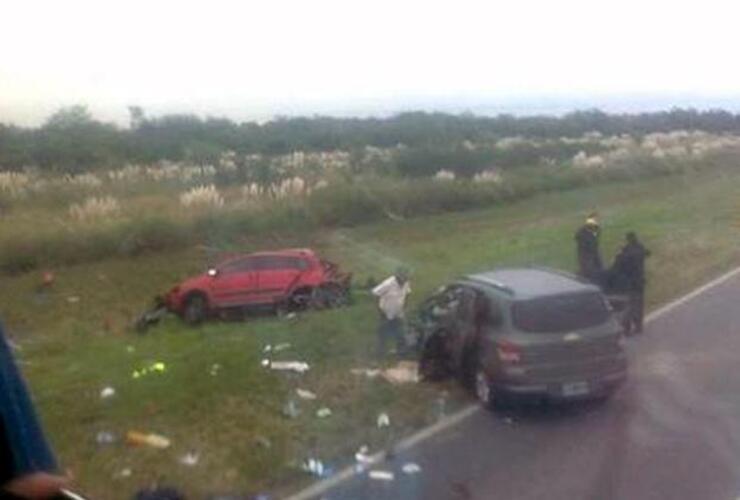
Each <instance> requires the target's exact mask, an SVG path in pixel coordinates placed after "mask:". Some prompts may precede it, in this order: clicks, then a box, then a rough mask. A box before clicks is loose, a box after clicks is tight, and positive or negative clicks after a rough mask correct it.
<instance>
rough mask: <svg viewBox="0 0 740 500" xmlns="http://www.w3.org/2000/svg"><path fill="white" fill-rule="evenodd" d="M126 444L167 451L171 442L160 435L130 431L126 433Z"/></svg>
mask: <svg viewBox="0 0 740 500" xmlns="http://www.w3.org/2000/svg"><path fill="white" fill-rule="evenodd" d="M126 442H127V443H128V444H130V445H133V446H141V445H147V446H151V447H152V448H159V449H165V448H169V446H170V440H169V439H167V438H166V437H164V436H160V435H159V434H146V433H143V432H138V431H129V432H128V433H126Z"/></svg>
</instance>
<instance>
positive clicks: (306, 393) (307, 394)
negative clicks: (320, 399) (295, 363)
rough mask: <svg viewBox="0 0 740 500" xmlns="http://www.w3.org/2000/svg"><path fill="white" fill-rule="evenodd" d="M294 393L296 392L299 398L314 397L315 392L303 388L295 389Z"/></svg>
mask: <svg viewBox="0 0 740 500" xmlns="http://www.w3.org/2000/svg"><path fill="white" fill-rule="evenodd" d="M295 392H296V394H298V397H299V398H301V399H311V400H313V399H316V394H314V393H313V392H311V391H307V390H305V389H296V390H295Z"/></svg>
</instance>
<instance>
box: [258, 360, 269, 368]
mask: <svg viewBox="0 0 740 500" xmlns="http://www.w3.org/2000/svg"><path fill="white" fill-rule="evenodd" d="M260 364H261V365H262V366H264V367H265V368H267V367H268V366H270V360H269V359H263V360H262V361H261V362H260Z"/></svg>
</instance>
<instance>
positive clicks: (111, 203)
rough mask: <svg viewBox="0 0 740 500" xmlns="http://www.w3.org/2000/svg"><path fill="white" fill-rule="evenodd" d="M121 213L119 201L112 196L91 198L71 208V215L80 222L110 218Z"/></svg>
mask: <svg viewBox="0 0 740 500" xmlns="http://www.w3.org/2000/svg"><path fill="white" fill-rule="evenodd" d="M120 211H121V206H120V204H119V203H118V200H116V199H115V198H113V197H112V196H105V197H101V198H96V197H90V198H88V199H86V200H85V202H84V203H74V204H72V206H70V207H69V215H70V217H72V218H73V219H76V220H77V221H79V222H85V221H90V220H93V219H104V218H110V217H113V216H115V215H117V214H119V213H120Z"/></svg>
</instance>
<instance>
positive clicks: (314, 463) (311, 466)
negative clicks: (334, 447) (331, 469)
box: [302, 458, 324, 477]
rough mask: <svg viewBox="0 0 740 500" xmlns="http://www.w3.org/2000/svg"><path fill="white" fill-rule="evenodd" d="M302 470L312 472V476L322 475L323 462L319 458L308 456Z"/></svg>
mask: <svg viewBox="0 0 740 500" xmlns="http://www.w3.org/2000/svg"><path fill="white" fill-rule="evenodd" d="M302 468H303V470H305V471H306V472H309V473H311V474H313V475H314V476H319V477H321V476H323V475H324V464H323V463H321V460H317V459H315V458H309V459H308V460H306V461H305V462H304V463H303V467H302Z"/></svg>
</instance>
